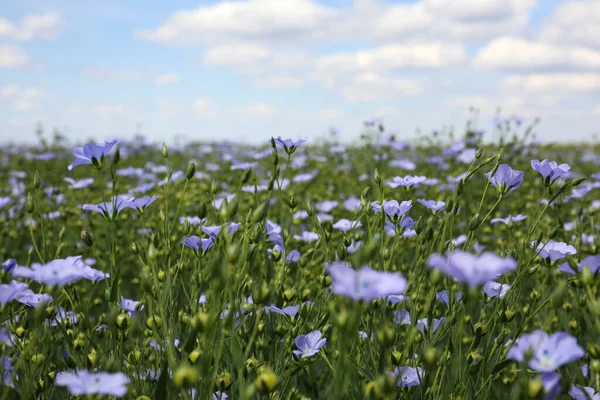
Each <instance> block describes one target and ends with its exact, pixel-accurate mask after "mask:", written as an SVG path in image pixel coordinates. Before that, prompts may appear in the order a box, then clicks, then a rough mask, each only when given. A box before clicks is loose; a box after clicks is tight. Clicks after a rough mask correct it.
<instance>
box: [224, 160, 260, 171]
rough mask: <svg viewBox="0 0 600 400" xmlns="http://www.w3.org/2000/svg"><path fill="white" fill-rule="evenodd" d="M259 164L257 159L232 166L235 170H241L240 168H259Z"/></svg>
mask: <svg viewBox="0 0 600 400" xmlns="http://www.w3.org/2000/svg"><path fill="white" fill-rule="evenodd" d="M258 166H259V164H258V163H257V162H256V161H253V162H245V163H239V164H233V165H232V166H231V170H232V171H235V170H239V169H250V168H258Z"/></svg>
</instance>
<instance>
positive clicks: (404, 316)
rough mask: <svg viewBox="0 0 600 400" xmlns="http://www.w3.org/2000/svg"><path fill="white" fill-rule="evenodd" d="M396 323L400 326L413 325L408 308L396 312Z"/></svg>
mask: <svg viewBox="0 0 600 400" xmlns="http://www.w3.org/2000/svg"><path fill="white" fill-rule="evenodd" d="M394 321H395V322H396V323H397V324H400V325H410V324H411V323H412V322H411V319H410V313H409V312H408V310H407V309H406V308H403V309H402V310H396V311H394Z"/></svg>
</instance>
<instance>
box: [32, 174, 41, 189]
mask: <svg viewBox="0 0 600 400" xmlns="http://www.w3.org/2000/svg"><path fill="white" fill-rule="evenodd" d="M40 186H41V180H40V173H39V172H38V171H37V170H36V171H35V174H34V175H33V188H34V189H39V188H40Z"/></svg>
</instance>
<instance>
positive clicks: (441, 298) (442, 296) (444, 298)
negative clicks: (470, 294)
mask: <svg viewBox="0 0 600 400" xmlns="http://www.w3.org/2000/svg"><path fill="white" fill-rule="evenodd" d="M435 297H436V298H437V299H438V300H439V301H441V302H442V303H444V305H445V306H446V307H449V305H450V299H449V297H448V291H447V290H446V289H444V290H442V291H441V292H437V293H436V294H435ZM452 299H453V300H454V301H453V303H458V302H459V301H460V300H461V299H462V293H461V292H457V293H456V295H455V296H453V298H452Z"/></svg>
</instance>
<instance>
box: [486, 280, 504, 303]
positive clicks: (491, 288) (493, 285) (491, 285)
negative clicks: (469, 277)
mask: <svg viewBox="0 0 600 400" xmlns="http://www.w3.org/2000/svg"><path fill="white" fill-rule="evenodd" d="M508 289H510V286H509V285H507V284H500V283H498V282H494V281H490V282H488V283H486V284H485V285H483V293H485V295H486V296H487V297H488V299H493V298H495V297H499V298H501V299H503V298H504V296H506V292H508Z"/></svg>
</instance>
